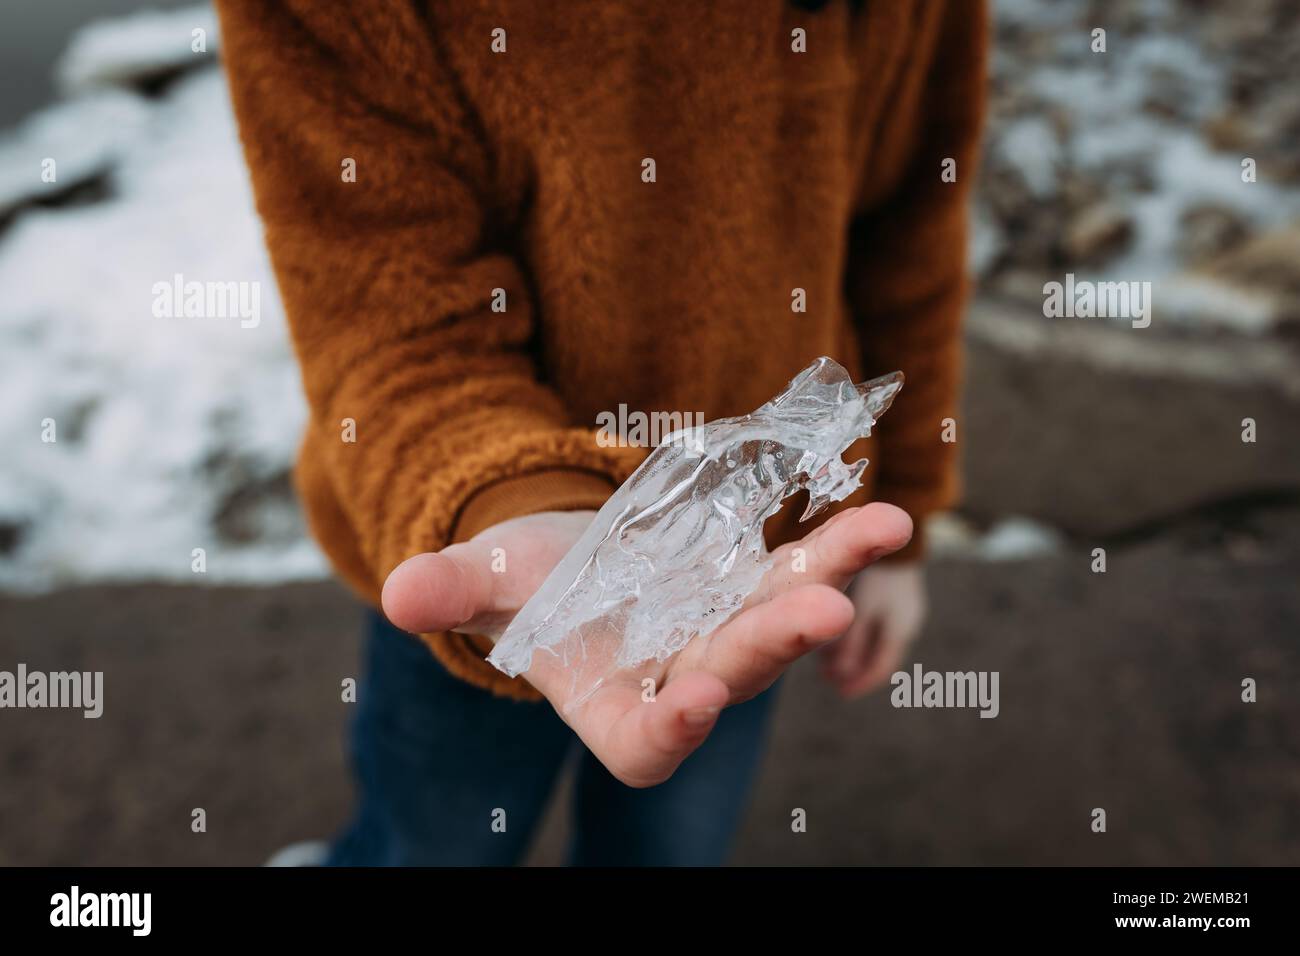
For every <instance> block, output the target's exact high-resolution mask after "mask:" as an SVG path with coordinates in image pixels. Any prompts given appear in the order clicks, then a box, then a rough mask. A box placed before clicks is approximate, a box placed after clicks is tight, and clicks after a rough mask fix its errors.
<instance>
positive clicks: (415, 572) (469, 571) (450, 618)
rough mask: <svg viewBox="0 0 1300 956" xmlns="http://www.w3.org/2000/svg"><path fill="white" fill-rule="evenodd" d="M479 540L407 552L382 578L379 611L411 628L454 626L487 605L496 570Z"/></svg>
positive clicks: (430, 629) (414, 630) (419, 630)
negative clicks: (436, 549) (432, 550)
mask: <svg viewBox="0 0 1300 956" xmlns="http://www.w3.org/2000/svg"><path fill="white" fill-rule="evenodd" d="M488 557H489V556H488V554H487V553H485V552H484V548H483V546H482V545H480V544H476V543H475V542H472V541H467V542H465V543H463V544H453V545H451V546H450V547H447V548H443V550H441V551H439V552H437V553H428V554H417V555H416V556H415V557H413V558H407V559H406V560H405V561H403V562H402V563H401V564H399V565H398V566H397V567H395V568H394V569H393V570H392V572H391V573H390V574H389V575H388V580H386V581H385V582H384V591H383V596H382V597H381V599H380V600H381V603H382V604H383V608H384V614H386V615H387V616H388V619H389V620H390V621H392V622H393V623H394V624H395V625H397V626H398V627H400V628H401V629H402V630H404V631H410V632H411V633H413V634H427V633H431V632H434V631H448V630H452V629H453V628H459V627H461V626H463V625H465V624H467V623H469V622H470V621H472V620H473V619H474V617H475V616H476V615H478V614H480V613H482V612H484V611H486V610H487V609H488V608H489V607H490V606H491V601H492V589H493V586H494V584H495V582H494V580H493V578H494V577H495V575H493V574H492V572H491V570H490V564H489V561H488Z"/></svg>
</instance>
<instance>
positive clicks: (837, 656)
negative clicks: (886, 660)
mask: <svg viewBox="0 0 1300 956" xmlns="http://www.w3.org/2000/svg"><path fill="white" fill-rule="evenodd" d="M879 640H880V624H879V622H878V621H877V620H876V619H875V618H874V617H871V616H868V615H864V614H862V613H861V612H859V613H858V616H857V617H856V618H855V619H854V621H853V625H852V626H851V627H850V628H849V630H848V632H847V633H846V634H845V635H844V636H843V637H842V638H840V639H839V640H838V641H835V642H833V643H831V644H828V645H827V646H826V647H825V648H824V650H823V656H822V674H823V676H825V677H826V678H827V679H828V680H831V681H833V682H839V681H843V680H847V679H849V678H851V677H854V676H856V675H857V674H859V673H860V672H861V671H862V669H863V668H864V667H866V665H867V662H868V661H869V660H870V659H871V657H872V653H873V649H874V647H875V645H876V642H877V641H879Z"/></svg>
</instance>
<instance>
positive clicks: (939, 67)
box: [846, 2, 988, 560]
mask: <svg viewBox="0 0 1300 956" xmlns="http://www.w3.org/2000/svg"><path fill="white" fill-rule="evenodd" d="M921 9H922V10H923V11H924V13H923V16H926V17H932V18H934V19H933V21H932V22H930V23H929V24H927V26H928V28H929V29H925V30H922V31H921V33H922V35H923V36H924V37H925V41H926V43H927V44H928V45H929V47H930V49H928V50H923V51H919V53H920V55H923V56H925V57H926V59H927V61H928V62H929V63H930V68H929V70H915V71H909V72H908V74H907V76H906V79H905V81H904V83H903V84H902V85H901V86H902V88H901V89H899V90H897V91H896V98H895V100H894V105H893V109H894V110H895V111H896V112H897V114H899V115H902V116H904V117H907V119H906V120H905V121H904V122H903V124H902V127H901V130H899V131H896V132H898V134H899V135H902V136H904V137H905V138H906V140H907V141H908V146H907V151H906V153H905V156H906V168H905V171H904V172H903V173H902V175H901V177H900V178H899V185H898V187H897V189H896V190H895V191H894V192H893V193H892V194H891V195H890V196H889V197H888V198H887V199H886V200H885V201H884V202H883V203H881V204H879V205H877V206H875V207H874V208H872V209H871V210H870V211H868V212H865V213H863V214H861V215H859V216H858V217H856V218H855V220H854V222H853V224H852V227H851V230H850V236H849V252H848V258H847V263H848V266H847V275H846V287H847V293H848V299H849V303H850V307H851V309H852V311H853V314H854V319H855V323H856V326H857V328H858V333H859V340H860V341H861V343H862V349H863V353H864V359H865V365H864V367H865V368H868V369H873V370H877V371H879V372H881V373H883V372H886V371H889V370H892V369H901V370H902V371H903V373H904V375H905V376H906V379H907V381H906V384H905V386H904V388H903V391H902V393H900V395H899V398H898V400H897V401H896V402H895V403H894V405H893V407H892V408H891V409H890V411H889V414H888V415H886V416H885V417H884V418H883V419H882V420H881V423H880V426H879V429H878V432H877V435H878V442H879V444H878V459H879V460H878V461H877V462H873V467H877V466H878V467H879V470H878V472H877V475H876V485H875V494H876V497H877V498H878V499H880V500H882V501H888V502H891V503H893V504H896V505H898V506H899V507H901V508H903V509H904V510H905V511H907V512H908V513H909V514H911V516H912V518H913V520H914V521H915V522H916V526H917V530H916V535H915V537H914V538H913V539H912V543H911V544H910V545H908V547H907V548H905V549H904V550H903V551H901V552H899V553H898V554H896V555H894V556H893V558H892V560H908V559H915V558H918V557H920V556H921V553H922V551H923V549H924V532H923V527H924V521H925V518H926V516H928V515H929V514H930V513H931V512H934V511H936V510H939V509H941V508H945V507H948V506H949V505H951V504H952V503H953V502H954V500H955V499H956V496H957V490H958V484H957V461H956V452H957V447H958V442H947V441H944V440H943V438H944V434H943V424H942V423H943V420H944V419H945V418H952V419H954V421H955V420H956V418H957V402H958V394H959V377H960V370H961V357H962V337H961V319H962V314H963V311H964V305H965V298H966V287H967V280H966V230H967V218H968V216H967V198H968V195H969V192H970V187H971V185H972V183H973V180H974V178H975V167H976V162H977V154H978V148H979V133H980V127H981V124H982V119H983V112H984V101H985V90H984V84H985V56H986V53H985V47H986V44H987V22H988V18H987V12H986V10H985V5H984V3H983V2H971V3H966V2H963V3H943V4H926V5H923V6H922V8H921ZM946 160H953V161H954V163H955V165H953V164H945V161H946ZM946 171H947V172H948V175H945V172H946ZM954 174H955V180H954V179H953V175H954ZM960 436H961V431H960V425H958V428H957V431H956V437H957V438H958V439H960Z"/></svg>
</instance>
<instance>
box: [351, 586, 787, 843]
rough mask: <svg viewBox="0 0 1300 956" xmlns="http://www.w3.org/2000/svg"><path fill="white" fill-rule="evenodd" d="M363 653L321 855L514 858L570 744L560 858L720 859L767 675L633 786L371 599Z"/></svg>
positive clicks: (745, 776)
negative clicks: (334, 825)
mask: <svg viewBox="0 0 1300 956" xmlns="http://www.w3.org/2000/svg"><path fill="white" fill-rule="evenodd" d="M365 657H366V661H365V664H366V675H365V677H364V678H363V680H362V682H361V685H360V687H359V690H358V700H357V704H356V707H357V712H356V715H355V718H354V722H353V727H352V760H353V764H354V768H355V774H356V782H357V790H358V794H357V796H358V800H357V803H358V805H357V810H356V815H355V817H354V819H353V820H352V822H351V824H350V825H349V826H348V827H347V829H345V830H344V832H343V833H342V834H341V835H340V836H339V837H338V839H337V840H336V841H335V843H334V846H333V847H332V849H331V851H330V854H329V857H328V859H327V861H326V862H327V864H328V865H332V866H448V865H450V866H456V865H510V864H514V863H517V862H519V860H520V858H521V857H522V856H523V855H524V853H525V852H526V850H527V848H528V845H529V842H530V840H531V837H532V836H533V833H534V830H535V829H536V827H537V823H538V821H539V820H540V818H541V815H542V812H543V810H544V808H545V806H546V802H547V799H548V797H549V796H550V794H551V791H552V789H553V787H554V785H555V783H556V780H557V778H558V776H559V773H560V770H561V769H562V767H563V765H564V763H565V761H566V760H567V759H568V758H569V756H570V755H571V754H573V755H575V756H576V759H577V761H578V763H577V777H576V780H575V788H574V797H575V799H574V806H573V813H572V817H573V827H572V832H573V841H572V843H571V845H570V847H569V862H570V863H571V864H574V865H579V866H589V865H604V866H620V865H625V866H647V865H648V866H654V865H670V866H671V865H688V866H691V865H694V866H712V865H718V864H721V863H723V862H725V860H726V857H727V852H728V850H729V848H730V846H731V841H732V838H733V836H734V835H735V831H736V827H737V826H738V824H739V823H740V819H741V816H742V814H743V810H744V806H745V802H746V797H747V794H748V791H749V789H750V785H751V784H752V782H753V779H754V775H755V772H756V771H757V768H758V763H759V757H760V755H761V752H762V749H763V743H764V737H765V727H766V724H767V717H768V713H769V711H770V709H771V704H772V698H773V697H774V691H775V688H772V689H769V690H768V691H766V692H765V693H762V694H760V695H759V696H758V697H755V698H754V699H753V700H750V701H746V702H745V703H743V704H740V705H738V706H736V707H729V708H727V709H726V710H724V711H723V712H722V715H721V716H720V717H719V718H718V723H717V726H716V727H715V728H714V730H713V733H712V734H710V735H709V738H708V739H707V740H706V741H705V742H704V744H703V745H702V746H701V747H700V748H699V749H698V750H697V751H696V752H695V753H693V754H692V755H691V756H690V757H688V758H687V759H686V760H685V761H684V762H683V763H682V765H681V767H679V768H678V770H677V772H676V773H675V774H673V776H672V777H671V778H670V779H669V780H667V781H666V782H665V783H662V784H660V785H659V786H657V787H650V788H648V789H643V790H634V789H632V788H630V787H626V786H624V785H623V784H621V783H619V782H618V781H617V780H615V779H614V778H613V777H612V776H610V774H609V772H608V771H606V770H605V768H604V767H603V766H602V765H601V764H600V762H599V761H598V760H596V758H595V757H593V756H592V755H591V753H590V752H589V751H587V749H586V748H585V747H583V746H582V744H581V743H580V742H579V741H578V740H577V738H576V737H575V736H574V734H573V732H572V731H571V730H570V729H569V728H568V727H567V726H566V725H565V724H564V722H563V721H561V720H560V718H559V717H558V716H557V715H556V713H555V711H554V710H553V709H552V708H551V706H550V704H547V703H531V702H523V701H513V700H507V699H504V698H500V697H494V696H492V695H491V694H489V693H487V692H486V691H483V690H480V689H479V688H477V687H474V686H472V685H470V684H467V683H465V682H464V681H461V680H458V679H457V678H455V677H453V676H452V675H451V674H449V673H448V672H447V671H446V670H445V669H444V668H443V666H442V665H441V664H440V663H438V661H437V659H436V658H434V656H433V655H432V654H431V653H430V652H429V650H428V649H427V648H426V647H425V645H424V644H423V643H421V642H420V641H419V640H418V639H417V638H414V637H412V636H411V635H409V634H406V633H405V632H403V631H400V630H398V629H397V628H395V627H393V626H392V625H391V624H389V623H388V622H387V621H386V620H384V619H383V618H382V617H381V616H380V615H378V614H375V613H373V612H372V613H371V614H370V620H369V634H368V638H367V642H366V651H365ZM502 811H504V823H505V827H504V831H503V832H501V831H502V828H501V820H502V816H503V813H502ZM494 821H496V826H493V823H494Z"/></svg>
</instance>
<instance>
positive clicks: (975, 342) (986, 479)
mask: <svg viewBox="0 0 1300 956" xmlns="http://www.w3.org/2000/svg"><path fill="white" fill-rule="evenodd" d="M1160 302H1161V300H1160V299H1159V298H1157V299H1156V308H1155V317H1154V321H1153V323H1152V326H1151V328H1149V329H1143V330H1136V329H1132V328H1128V327H1123V326H1120V327H1114V326H1107V325H1103V324H1102V323H1100V322H1097V321H1095V320H1087V319H1056V320H1051V319H1045V318H1044V317H1043V316H1042V315H1041V313H1037V312H1033V311H1030V310H1017V309H1015V308H1014V307H1008V306H1007V305H1006V304H1005V303H993V302H989V301H981V302H979V303H977V304H976V306H975V307H974V308H973V310H972V314H971V316H970V319H969V321H968V323H967V344H968V359H967V385H966V393H965V402H964V408H963V412H962V422H963V425H964V436H965V437H964V439H963V454H964V484H965V489H966V491H965V497H964V499H963V502H962V504H961V510H962V513H963V514H966V515H969V516H971V517H972V518H974V519H975V520H976V521H979V522H983V523H987V524H992V523H993V522H994V521H995V520H997V519H998V518H1001V517H1005V516H1010V515H1023V516H1025V517H1028V518H1032V519H1034V520H1036V521H1040V522H1043V523H1045V524H1048V525H1052V526H1055V527H1057V528H1061V529H1063V530H1064V531H1066V532H1067V533H1070V534H1072V535H1075V536H1084V537H1091V538H1096V537H1106V536H1114V535H1122V534H1125V533H1131V532H1133V531H1134V530H1135V529H1139V528H1143V527H1147V526H1149V525H1151V524H1152V523H1153V522H1160V521H1163V520H1166V519H1168V518H1170V517H1171V516H1174V515H1177V514H1180V513H1183V512H1186V511H1188V510H1190V509H1195V508H1199V507H1202V506H1205V505H1208V504H1212V503H1214V502H1220V501H1224V500H1249V499H1251V498H1252V497H1255V496H1260V495H1266V494H1271V493H1276V492H1279V491H1283V492H1287V493H1291V494H1298V495H1300V442H1296V441H1295V440H1294V435H1295V422H1296V421H1297V420H1300V356H1298V355H1297V353H1296V352H1295V351H1293V350H1291V349H1288V348H1286V347H1284V346H1283V345H1282V344H1280V343H1279V342H1278V341H1277V340H1276V339H1274V338H1270V337H1251V336H1246V335H1230V334H1225V333H1224V332H1223V331H1222V330H1220V331H1218V332H1217V333H1214V334H1211V333H1208V332H1207V333H1202V334H1195V333H1193V332H1191V331H1190V330H1185V329H1170V327H1169V323H1168V322H1165V321H1162V313H1161V308H1162V306H1161V305H1160ZM1244 418H1252V419H1254V420H1255V423H1256V435H1257V440H1256V442H1254V443H1246V442H1243V441H1242V434H1241V433H1242V419H1244Z"/></svg>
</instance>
